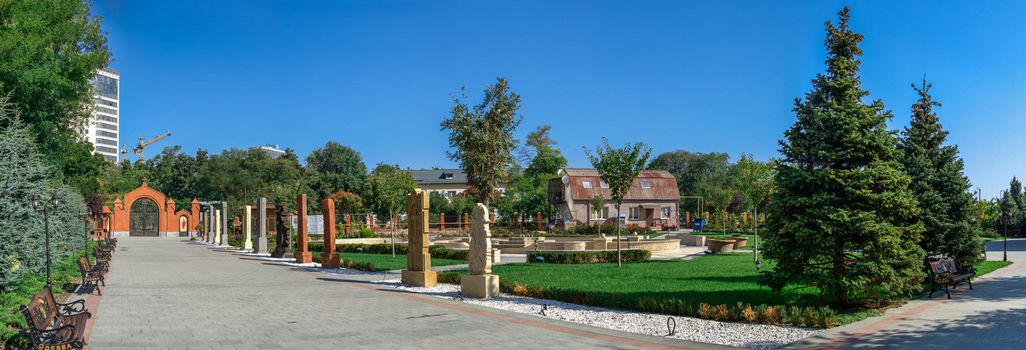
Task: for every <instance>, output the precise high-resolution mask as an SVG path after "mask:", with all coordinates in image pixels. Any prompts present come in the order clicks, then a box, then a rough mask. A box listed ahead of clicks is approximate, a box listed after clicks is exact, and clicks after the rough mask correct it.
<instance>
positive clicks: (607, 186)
mask: <svg viewBox="0 0 1026 350" xmlns="http://www.w3.org/2000/svg"><path fill="white" fill-rule="evenodd" d="M599 187H601V188H609V184H607V183H606V182H605V181H602V180H599Z"/></svg>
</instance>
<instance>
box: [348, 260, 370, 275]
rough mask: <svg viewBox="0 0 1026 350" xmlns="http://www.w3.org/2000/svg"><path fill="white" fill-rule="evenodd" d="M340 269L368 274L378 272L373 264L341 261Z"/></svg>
mask: <svg viewBox="0 0 1026 350" xmlns="http://www.w3.org/2000/svg"><path fill="white" fill-rule="evenodd" d="M342 267H344V268H347V269H353V270H360V271H369V272H375V271H377V270H378V269H377V267H375V266H374V263H371V262H366V261H354V260H343V261H342Z"/></svg>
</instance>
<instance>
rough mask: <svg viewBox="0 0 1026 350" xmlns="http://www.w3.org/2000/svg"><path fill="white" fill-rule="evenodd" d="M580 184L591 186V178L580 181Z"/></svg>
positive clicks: (585, 186)
mask: <svg viewBox="0 0 1026 350" xmlns="http://www.w3.org/2000/svg"><path fill="white" fill-rule="evenodd" d="M581 186H584V188H591V180H584V181H581Z"/></svg>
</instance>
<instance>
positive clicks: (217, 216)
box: [214, 209, 221, 245]
mask: <svg viewBox="0 0 1026 350" xmlns="http://www.w3.org/2000/svg"><path fill="white" fill-rule="evenodd" d="M214 245H221V211H220V210H217V209H215V210H214Z"/></svg>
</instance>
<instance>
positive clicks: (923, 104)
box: [898, 79, 983, 267]
mask: <svg viewBox="0 0 1026 350" xmlns="http://www.w3.org/2000/svg"><path fill="white" fill-rule="evenodd" d="M932 86H933V84H930V83H927V82H926V79H923V82H922V85H920V86H918V87H917V86H915V85H914V84H913V85H912V88H913V89H915V90H916V92H917V93H918V94H919V100H918V101H916V103H915V104H913V105H912V121H911V123H910V124H909V126H908V127H906V128H905V130H904V131H903V132H902V137H901V140H900V141H899V143H898V149H899V150H900V151H901V153H900V161H901V163H902V164H903V165H904V166H905V171H906V172H907V173H908V175H909V177H911V178H912V183H911V185H909V189H910V190H912V193H913V194H914V195H915V197H916V201H917V202H918V203H919V215H917V216H916V217H915V218H913V220H915V221H918V222H921V223H922V224H923V227H924V229H925V231H923V239H922V241H921V242H920V244H919V245H920V246H921V247H922V248H923V250H925V251H926V255H927V256H948V257H953V258H955V260H956V261H958V263H959V264H960V265H963V266H965V267H969V266H972V265H975V264H976V263H977V262H978V261H979V260H980V253H982V252H983V242H982V241H981V240H980V238H979V236H980V233H979V231H978V230H977V228H976V226H975V225H973V224H972V223H971V222H969V220H971V219H972V215H973V195H972V193H969V188H970V184H969V179H968V178H967V177H966V176H965V174H963V169H964V168H965V165H964V163H963V162H962V159H961V158H960V157H959V156H958V147H956V146H954V145H945V142H946V140H947V137H948V132H947V131H945V130H944V128H943V126H941V123H940V118H938V117H937V113H936V112H934V110H933V107H940V106H941V104H940V103H939V102H937V101H934V100H933V96H931V95H930V88H931V87H932Z"/></svg>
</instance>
